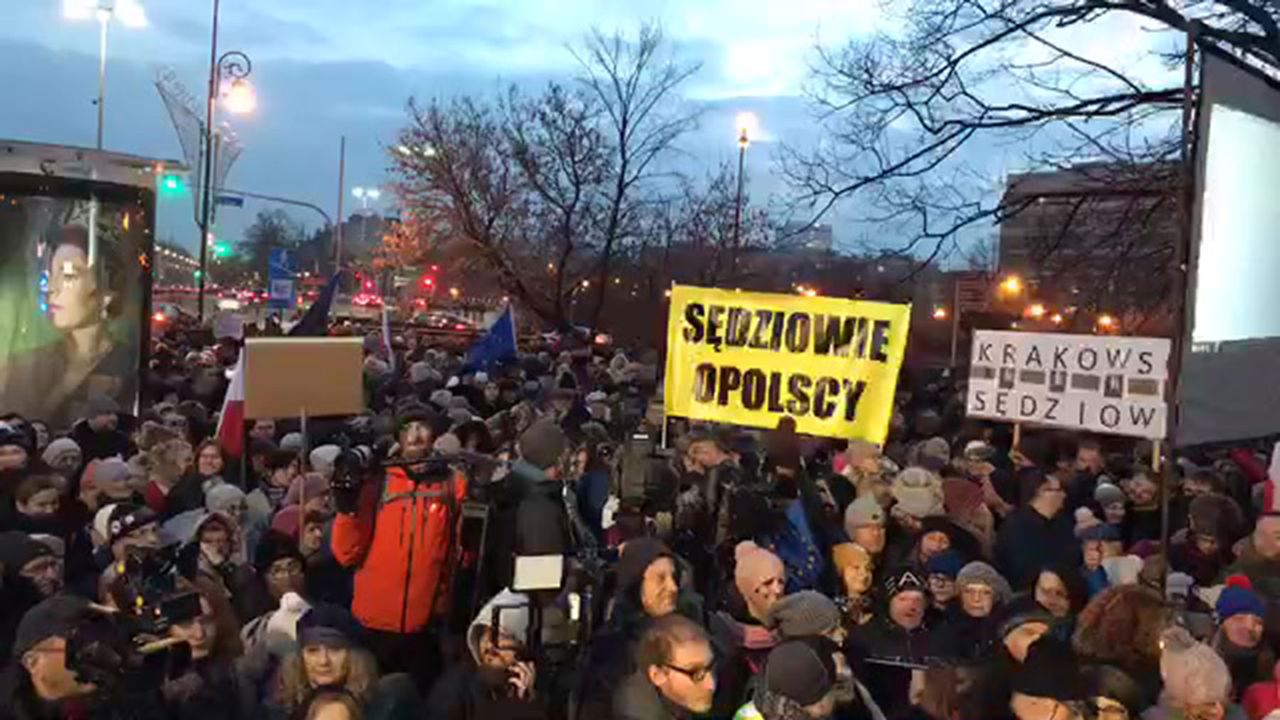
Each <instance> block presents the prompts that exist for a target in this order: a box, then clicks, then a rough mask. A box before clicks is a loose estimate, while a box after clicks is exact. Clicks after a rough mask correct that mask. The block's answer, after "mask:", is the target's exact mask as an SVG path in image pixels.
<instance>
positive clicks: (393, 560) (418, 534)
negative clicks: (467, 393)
mask: <svg viewBox="0 0 1280 720" xmlns="http://www.w3.org/2000/svg"><path fill="white" fill-rule="evenodd" d="M439 427H440V418H439V416H438V415H437V414H436V413H435V412H434V411H432V410H431V409H430V408H428V407H426V406H424V405H421V404H419V403H417V402H412V403H410V404H407V405H401V406H400V407H399V408H397V411H396V428H397V432H396V438H397V441H398V443H399V453H398V455H396V456H395V459H396V460H397V461H399V463H401V464H398V465H395V466H392V467H388V468H386V469H385V471H383V470H376V471H374V472H378V473H381V474H383V477H381V478H379V479H376V480H374V479H366V481H365V482H363V483H343V482H341V481H338V480H337V479H336V478H335V483H334V502H335V505H336V506H337V509H338V516H337V518H336V519H335V520H334V523H333V541H332V548H333V555H334V557H335V558H336V559H337V561H338V562H339V563H340V564H341V565H343V566H344V567H349V568H354V570H355V593H354V597H353V600H352V604H351V611H352V614H354V615H355V617H356V619H357V620H358V621H360V624H361V625H363V626H364V627H365V629H366V630H368V631H369V632H368V636H369V640H370V645H371V647H372V648H373V650H374V653H375V655H377V657H378V662H379V665H380V669H381V670H382V672H384V673H387V672H408V673H410V674H412V675H413V676H414V678H415V679H416V680H417V681H418V683H419V686H420V687H429V685H428V683H429V682H431V681H433V680H434V679H435V677H434V676H435V675H436V674H437V672H438V671H439V669H440V654H439V643H438V641H437V637H436V635H435V632H434V627H433V626H432V623H431V620H432V618H433V617H435V616H436V615H440V614H442V613H443V612H444V610H445V609H446V608H447V605H448V600H447V598H446V593H447V592H448V586H449V577H448V575H449V569H450V565H451V563H452V560H453V557H454V554H455V547H456V545H457V533H456V529H457V525H458V519H459V518H460V517H461V507H462V502H463V499H464V498H465V497H466V494H467V483H466V478H465V476H463V475H462V474H461V473H456V472H454V471H453V470H452V469H449V468H448V467H447V466H442V465H440V464H438V463H427V462H426V460H427V456H428V455H429V454H430V453H431V447H432V444H433V443H434V442H435V439H436V435H437V433H438V429H439ZM415 461H422V462H415ZM371 474H372V473H371Z"/></svg>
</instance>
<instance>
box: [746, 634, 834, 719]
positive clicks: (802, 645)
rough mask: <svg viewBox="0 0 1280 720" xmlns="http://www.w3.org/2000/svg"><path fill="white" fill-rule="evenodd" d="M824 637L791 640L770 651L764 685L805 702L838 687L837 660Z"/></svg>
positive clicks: (773, 690) (807, 704)
mask: <svg viewBox="0 0 1280 720" xmlns="http://www.w3.org/2000/svg"><path fill="white" fill-rule="evenodd" d="M824 639H825V638H804V639H800V640H789V641H787V642H784V643H782V644H781V645H779V646H778V647H776V648H774V649H773V650H772V651H770V652H769V659H768V660H767V661H766V664H765V669H764V684H765V689H766V690H768V691H769V692H771V693H774V694H776V695H781V696H783V697H785V698H787V699H789V700H794V701H795V702H796V703H799V704H800V705H802V706H809V705H812V704H814V703H816V702H818V701H819V700H821V699H822V698H824V697H826V696H827V693H829V692H831V688H833V687H835V683H836V664H835V660H834V659H833V658H832V657H831V650H830V649H829V648H828V646H826V645H825V644H824V643H822V642H821V641H822V640H824ZM828 642H830V641H828Z"/></svg>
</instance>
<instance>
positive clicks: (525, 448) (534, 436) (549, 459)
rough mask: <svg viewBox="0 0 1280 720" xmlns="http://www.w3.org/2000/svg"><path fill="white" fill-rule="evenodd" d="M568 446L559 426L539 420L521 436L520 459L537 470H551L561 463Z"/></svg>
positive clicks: (548, 421)
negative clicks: (550, 468)
mask: <svg viewBox="0 0 1280 720" xmlns="http://www.w3.org/2000/svg"><path fill="white" fill-rule="evenodd" d="M567 444H568V441H567V440H566V439H565V436H564V431H563V430H561V429H560V426H559V425H557V424H555V423H554V422H551V421H550V420H539V421H538V422H536V423H534V424H533V425H531V426H529V429H528V430H525V431H524V434H522V435H521V436H520V443H519V445H520V457H521V458H523V459H524V461H525V462H527V463H529V464H530V465H533V466H534V467H536V468H539V469H545V468H549V467H551V466H553V465H555V464H556V463H557V462H559V461H560V456H561V455H563V454H564V449H565V446H566V445H567Z"/></svg>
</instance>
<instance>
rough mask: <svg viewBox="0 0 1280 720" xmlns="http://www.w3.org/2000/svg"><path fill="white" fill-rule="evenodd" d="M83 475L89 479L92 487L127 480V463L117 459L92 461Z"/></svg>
mask: <svg viewBox="0 0 1280 720" xmlns="http://www.w3.org/2000/svg"><path fill="white" fill-rule="evenodd" d="M90 473H92V474H90ZM85 475H86V476H88V477H89V478H91V484H92V485H93V487H98V488H100V487H102V486H103V485H106V484H109V483H113V482H119V481H121V480H128V479H129V463H127V462H125V461H124V460H121V459H120V458H118V457H109V458H104V459H102V460H94V461H93V462H91V463H89V467H87V468H85Z"/></svg>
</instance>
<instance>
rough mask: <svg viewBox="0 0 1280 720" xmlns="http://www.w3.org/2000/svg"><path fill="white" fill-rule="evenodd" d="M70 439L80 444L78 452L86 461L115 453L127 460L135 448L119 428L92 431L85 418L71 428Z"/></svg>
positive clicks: (114, 454)
mask: <svg viewBox="0 0 1280 720" xmlns="http://www.w3.org/2000/svg"><path fill="white" fill-rule="evenodd" d="M71 439H72V440H75V441H76V444H77V445H79V446H80V454H81V456H82V457H83V458H84V461H85V462H86V463H87V462H89V461H90V460H101V459H103V458H109V457H115V456H117V455H118V456H120V457H121V458H122V459H125V460H127V459H129V457H131V456H132V455H133V451H134V449H135V448H134V446H133V443H132V442H130V441H129V436H128V435H126V434H124V433H123V432H121V431H119V430H108V431H106V432H94V430H93V429H92V428H90V427H89V422H88V421H87V420H81V421H80V422H77V423H76V424H75V426H73V427H72V428H71Z"/></svg>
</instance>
